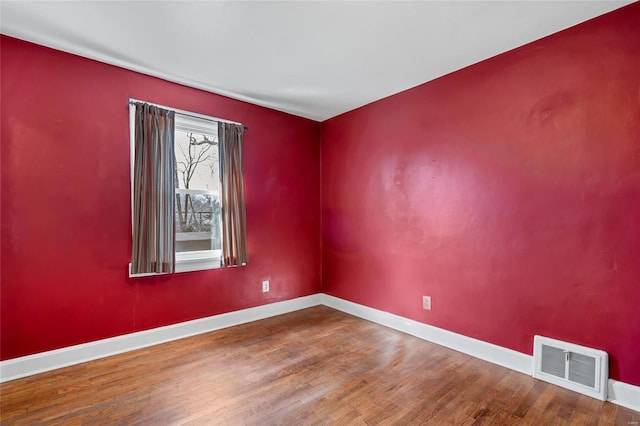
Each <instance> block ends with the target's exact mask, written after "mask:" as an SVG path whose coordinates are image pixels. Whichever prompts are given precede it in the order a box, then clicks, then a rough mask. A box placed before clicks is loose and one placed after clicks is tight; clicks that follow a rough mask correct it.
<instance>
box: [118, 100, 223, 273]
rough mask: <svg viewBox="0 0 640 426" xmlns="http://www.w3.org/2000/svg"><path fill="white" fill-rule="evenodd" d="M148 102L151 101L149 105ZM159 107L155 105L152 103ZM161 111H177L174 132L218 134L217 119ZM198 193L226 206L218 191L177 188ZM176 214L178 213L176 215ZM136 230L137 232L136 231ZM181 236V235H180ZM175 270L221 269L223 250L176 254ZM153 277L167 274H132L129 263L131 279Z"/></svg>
mask: <svg viewBox="0 0 640 426" xmlns="http://www.w3.org/2000/svg"><path fill="white" fill-rule="evenodd" d="M135 102H142V101H134V100H133V99H130V100H129V139H130V154H129V159H130V172H131V206H132V208H131V224H132V226H133V219H134V218H133V179H134V163H135V143H136V141H135V112H136V107H135ZM147 103H148V102H147ZM152 105H155V104H152ZM157 106H159V107H161V108H164V109H168V110H171V111H174V112H175V128H174V132H176V131H181V132H193V133H198V134H207V135H215V136H217V135H218V122H219V121H220V120H217V119H215V118H213V117H209V116H205V115H202V114H194V113H189V112H187V111H181V110H176V109H173V108H167V107H164V106H161V105H157ZM218 167H220V156H218ZM181 192H182V193H187V192H188V193H198V194H206V195H213V196H218V198H219V199H220V202H221V203H222V200H221V197H220V196H219V195H220V194H219V192H218V191H214V190H206V189H184V188H176V194H178V193H181ZM174 214H175V213H174ZM132 230H133V229H132ZM176 234H177V232H176ZM220 235H222V229H220ZM175 261H176V264H175V271H174V273H180V272H192V271H203V270H209V269H218V268H220V267H221V266H222V263H221V262H222V249H218V250H194V251H183V252H175ZM151 275H164V274H158V273H149V274H132V273H131V263H129V277H144V276H151Z"/></svg>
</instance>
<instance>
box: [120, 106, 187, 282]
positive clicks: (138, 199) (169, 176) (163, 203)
mask: <svg viewBox="0 0 640 426" xmlns="http://www.w3.org/2000/svg"><path fill="white" fill-rule="evenodd" d="M174 127H175V113H174V111H167V110H165V109H162V108H158V107H156V106H153V105H149V104H145V103H136V104H135V147H134V166H133V206H132V208H133V249H132V253H131V274H146V273H172V272H174V271H175V221H174V210H175V182H176V174H175V173H176V172H175V151H174Z"/></svg>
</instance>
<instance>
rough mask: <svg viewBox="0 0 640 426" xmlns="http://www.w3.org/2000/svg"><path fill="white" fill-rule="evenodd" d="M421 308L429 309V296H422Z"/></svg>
mask: <svg viewBox="0 0 640 426" xmlns="http://www.w3.org/2000/svg"><path fill="white" fill-rule="evenodd" d="M422 309H426V310H427V311H430V310H431V296H422Z"/></svg>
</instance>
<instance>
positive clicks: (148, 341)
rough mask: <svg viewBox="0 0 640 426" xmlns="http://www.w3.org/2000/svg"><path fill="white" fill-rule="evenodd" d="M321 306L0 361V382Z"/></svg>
mask: <svg viewBox="0 0 640 426" xmlns="http://www.w3.org/2000/svg"><path fill="white" fill-rule="evenodd" d="M320 303H321V296H320V294H313V295H311V296H305V297H299V298H296V299H291V300H285V301H282V302H275V303H271V304H267V305H262V306H256V307H253V308H248V309H241V310H239V311H234V312H228V313H225V314H220V315H214V316H211V317H207V318H200V319H196V320H192V321H186V322H181V323H179V324H172V325H167V326H164V327H158V328H153V329H151V330H145V331H139V332H136V333H131V334H125V335H122V336H116V337H112V338H109V339H103V340H98V341H95V342H89V343H83V344H80V345H74V346H69V347H66V348H62V349H56V350H53V351H47V352H41V353H37V354H34V355H28V356H23V357H20V358H14V359H9V360H6V361H1V362H0V383H1V382H6V381H9V380H14V379H19V378H21V377H26V376H31V375H33V374H38V373H43V372H45V371H50V370H55V369H57V368H62V367H67V366H70V365H74V364H79V363H81V362H86V361H91V360H94V359H99V358H104V357H107V356H111V355H116V354H120V353H123V352H128V351H132V350H135V349H141V348H145V347H148V346H153V345H157V344H160V343H165V342H169V341H172V340H178V339H182V338H185V337H189V336H194V335H196V334H202V333H207V332H210V331H214V330H219V329H222V328H227V327H232V326H234V325H239V324H244V323H247V322H251V321H257V320H260V319H264V318H268V317H273V316H276V315H281V314H285V313H288V312H293V311H297V310H299V309H304V308H309V307H311V306H316V305H319V304H320Z"/></svg>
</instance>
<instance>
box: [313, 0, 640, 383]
mask: <svg viewBox="0 0 640 426" xmlns="http://www.w3.org/2000/svg"><path fill="white" fill-rule="evenodd" d="M639 23H640V3H635V4H632V5H630V6H628V7H625V8H623V9H621V10H619V11H616V12H614V13H611V14H609V15H605V16H604V17H601V18H598V19H595V20H593V21H590V22H587V23H585V24H582V25H579V26H577V27H574V28H571V29H569V30H567V31H564V32H561V33H558V34H555V35H553V36H551V37H548V38H545V39H543V40H540V41H537V42H534V43H532V44H529V45H526V46H524V47H522V48H519V49H516V50H513V51H511V52H508V53H505V54H503V55H500V56H498V57H495V58H492V59H489V60H487V61H484V62H482V63H479V64H476V65H474V66H471V67H468V68H466V69H463V70H461V71H458V72H455V73H453V74H450V75H447V76H445V77H442V78H440V79H437V80H435V81H432V82H430V83H426V84H424V85H421V86H419V87H416V88H414V89H411V90H408V91H405V92H403V93H400V94H397V95H395V96H392V97H389V98H386V99H384V100H381V101H378V102H375V103H373V104H370V105H367V106H365V107H362V108H360V109H357V110H354V111H352V112H349V113H346V114H344V115H342V116H339V117H337V118H334V119H332V120H329V121H327V122H325V123H324V125H323V135H322V232H323V253H322V255H323V286H324V291H325V292H326V293H329V294H331V295H334V296H337V297H341V298H344V299H348V300H352V301H355V302H358V303H361V304H364V305H367V306H371V307H374V308H377V309H381V310H384V311H388V312H392V313H395V314H398V315H402V316H405V317H409V318H412V319H415V320H418V321H421V322H424V323H428V324H432V325H435V326H438V327H442V328H445V329H447V330H451V331H454V332H457V333H461V334H464V335H467V336H471V337H474V338H477V339H481V340H484V341H488V342H491V343H495V344H498V345H501V346H505V347H508V348H512V349H514V350H517V351H520V352H526V353H531V352H532V346H533V336H534V334H541V335H545V336H549V337H553V338H559V339H563V340H568V341H571V342H575V343H578V344H583V345H587V346H590V347H596V348H601V349H604V350H606V351H607V352H609V354H610V356H611V377H612V378H614V379H618V380H622V381H625V382H628V383H632V384H635V385H640V25H639ZM425 60H428V58H425ZM422 295H431V296H432V303H433V310H432V311H425V310H422V308H421V296H422Z"/></svg>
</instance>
